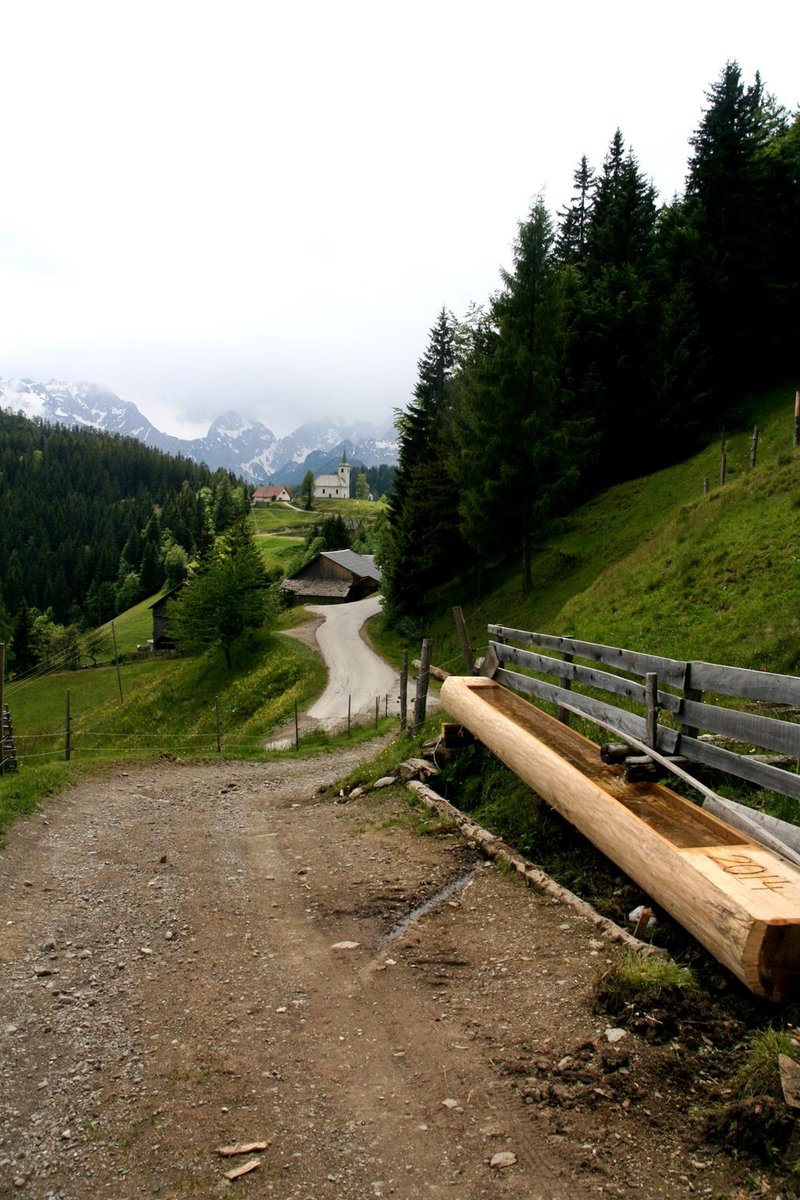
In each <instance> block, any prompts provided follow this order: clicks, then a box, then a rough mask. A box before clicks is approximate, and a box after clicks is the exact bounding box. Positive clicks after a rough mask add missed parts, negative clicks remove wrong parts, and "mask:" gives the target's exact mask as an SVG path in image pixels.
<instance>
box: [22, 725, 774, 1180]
mask: <svg viewBox="0 0 800 1200" xmlns="http://www.w3.org/2000/svg"><path fill="white" fill-rule="evenodd" d="M372 753H374V747H370V746H366V747H363V746H362V747H356V748H353V749H349V750H347V751H344V752H341V753H337V754H336V755H330V756H324V757H319V758H316V759H308V760H304V761H302V760H298V761H288V760H287V761H285V762H284V761H280V760H276V761H275V762H272V763H268V764H248V763H225V762H214V763H208V764H203V763H192V764H184V763H148V764H140V765H131V766H130V767H127V768H123V767H119V766H118V767H115V768H114V769H112V770H110V771H109V772H108V773H107V774H105V775H102V776H98V777H96V778H95V779H93V780H90V781H88V782H84V783H82V784H81V785H80V786H77V787H75V788H73V789H71V790H68V791H67V792H65V793H64V794H63V795H62V796H59V797H53V798H51V799H50V800H49V801H48V802H47V805H46V807H45V809H44V810H43V812H42V813H39V814H36V815H34V816H32V817H30V818H29V819H27V820H24V821H20V822H19V823H18V824H17V825H16V826H15V827H14V829H13V830H12V832H11V835H10V837H9V843H8V848H7V850H6V851H4V852H2V857H0V910H1V911H2V913H3V921H2V924H1V925H0V1013H1V1014H2V1016H1V1017H0V1055H1V1059H0V1070H1V1071H2V1087H1V1088H0V1196H1V1197H3V1198H4V1200H5V1198H6V1197H11V1196H19V1197H25V1198H26V1200H101V1198H102V1200H106V1198H107V1197H109V1196H111V1197H114V1198H115V1200H140V1198H143V1197H160V1198H163V1200H173V1198H174V1200H178V1198H179V1197H181V1198H182V1197H196V1198H200V1197H203V1198H206V1197H215V1196H222V1195H225V1194H226V1193H227V1192H228V1190H229V1189H230V1187H232V1186H233V1187H235V1188H236V1189H237V1190H239V1191H240V1192H241V1193H242V1194H247V1195H250V1196H253V1197H275V1198H280V1200H372V1198H373V1197H374V1198H377V1197H383V1196H386V1197H389V1196H392V1197H395V1200H418V1198H419V1197H424V1198H426V1200H427V1198H431V1200H441V1198H444V1197H447V1198H448V1200H484V1198H486V1200H489V1198H492V1200H493V1198H495V1197H515V1198H518V1200H585V1198H588V1197H595V1198H597V1197H598V1196H623V1197H631V1196H636V1197H645V1198H647V1197H656V1196H658V1197H666V1198H673V1197H679V1196H680V1197H683V1196H687V1195H689V1194H690V1193H696V1194H698V1195H708V1196H711V1195H716V1196H721V1195H724V1196H726V1197H729V1198H730V1197H734V1196H738V1195H744V1194H745V1193H744V1190H743V1181H744V1179H745V1177H746V1176H747V1175H748V1174H750V1171H749V1168H748V1166H747V1164H746V1163H742V1164H741V1166H739V1167H737V1166H736V1165H735V1164H733V1165H732V1164H730V1162H729V1161H728V1160H727V1159H725V1158H724V1157H722V1156H720V1155H718V1154H717V1153H715V1152H714V1151H713V1150H710V1149H709V1147H708V1146H704V1145H703V1144H702V1140H701V1128H702V1126H701V1123H700V1121H699V1119H698V1118H697V1116H696V1115H695V1111H694V1110H695V1108H696V1107H697V1106H698V1105H700V1104H701V1103H702V1101H703V1098H704V1093H703V1084H702V1080H701V1079H697V1078H693V1077H688V1078H687V1077H686V1076H685V1074H681V1072H680V1064H681V1051H680V1048H677V1049H675V1050H674V1049H673V1048H672V1047H664V1048H657V1047H652V1046H650V1045H649V1044H647V1043H646V1042H644V1041H642V1040H641V1039H640V1038H638V1037H636V1036H635V1035H632V1034H628V1035H626V1036H624V1037H623V1038H622V1040H621V1041H615V1042H614V1043H613V1044H612V1043H611V1042H610V1041H609V1039H608V1037H607V1027H608V1022H607V1020H606V1019H604V1018H603V1017H602V1015H598V1014H596V1013H595V1012H594V1011H593V1007H592V980H593V977H594V975H595V973H596V972H597V970H598V968H600V967H602V965H603V964H604V963H605V962H606V961H607V960H610V958H611V956H612V954H613V953H615V951H612V950H611V949H610V947H609V946H608V945H607V944H605V943H604V942H603V941H602V939H601V938H598V936H597V934H596V932H595V930H594V929H593V928H592V927H591V926H589V925H588V924H586V923H585V922H584V921H583V920H582V919H581V918H580V917H578V916H577V915H576V914H574V913H571V912H569V911H567V910H565V909H563V908H560V907H559V906H558V905H556V904H554V903H553V902H552V901H550V900H547V899H544V898H543V897H541V896H539V895H538V894H536V893H534V892H531V891H529V890H527V889H526V888H525V887H524V886H522V885H521V884H520V883H519V882H518V881H517V880H515V879H514V878H511V877H509V876H508V875H506V874H504V873H503V872H501V871H499V870H497V869H496V868H494V867H490V866H487V865H484V864H483V863H482V862H481V860H480V859H479V858H478V857H477V855H476V853H475V852H474V851H473V850H471V849H470V848H469V847H468V846H466V845H465V844H464V843H463V842H461V841H460V840H459V839H458V838H457V837H455V836H453V835H452V834H451V833H450V832H449V831H448V830H447V829H446V828H442V829H440V830H439V831H438V832H436V831H435V830H433V831H431V830H430V827H428V829H427V832H428V836H420V827H419V826H418V818H417V817H415V815H414V813H413V811H412V810H410V809H409V807H408V804H407V797H408V793H407V792H406V791H405V790H404V789H402V788H399V787H389V788H386V789H382V790H380V791H375V792H371V793H368V794H366V795H363V796H361V797H360V798H359V799H358V800H352V801H349V802H345V798H344V797H340V796H339V794H338V791H336V790H334V791H333V792H329V793H326V794H323V793H321V792H320V788H321V787H322V786H323V785H324V784H326V783H330V782H331V781H332V780H334V779H336V778H338V777H340V776H341V775H342V774H343V773H345V772H347V771H349V770H351V769H352V768H353V767H354V765H356V764H357V762H358V760H359V757H360V756H362V755H365V754H366V755H370V754H372ZM431 833H433V835H432V836H431ZM457 881H460V888H459V889H457V890H455V891H448V890H447V888H448V886H449V885H452V884H453V883H456V882H457ZM437 895H438V896H439V903H437V904H435V905H434V906H433V907H432V908H431V910H430V911H427V912H426V914H425V915H423V916H420V917H419V918H418V919H414V917H413V914H414V913H415V911H417V910H418V909H419V907H420V906H421V905H423V904H424V903H425V902H426V901H430V899H431V898H432V897H435V896H437ZM409 918H411V919H409ZM252 1143H257V1144H261V1143H266V1148H265V1149H263V1150H255V1151H252V1152H250V1153H243V1154H239V1155H236V1156H234V1157H233V1158H224V1157H222V1156H221V1155H220V1154H219V1153H218V1152H217V1151H218V1148H220V1147H225V1146H231V1145H236V1144H252ZM498 1156H499V1157H498ZM248 1162H250V1163H255V1164H256V1166H255V1168H254V1169H253V1170H252V1172H251V1173H249V1174H247V1175H245V1176H243V1177H242V1178H240V1179H239V1180H238V1181H237V1182H236V1183H231V1182H229V1181H228V1179H227V1178H226V1172H228V1171H230V1170H231V1169H232V1166H233V1165H242V1164H246V1163H248ZM740 1183H741V1184H742V1190H739V1188H738V1186H737V1185H738V1184H740ZM760 1194H762V1195H765V1194H769V1195H771V1196H776V1195H777V1194H778V1193H777V1192H776V1191H769V1192H768V1193H767V1192H764V1191H763V1190H762V1191H761V1192H760Z"/></svg>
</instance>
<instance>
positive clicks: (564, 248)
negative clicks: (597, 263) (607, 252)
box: [555, 154, 597, 265]
mask: <svg viewBox="0 0 800 1200" xmlns="http://www.w3.org/2000/svg"><path fill="white" fill-rule="evenodd" d="M573 186H574V188H575V191H574V194H573V196H572V203H571V205H570V206H569V208H567V209H565V210H564V211H563V212H561V213H559V217H560V221H559V226H558V234H557V235H556V242H555V252H556V257H557V258H558V260H559V261H560V262H562V263H564V264H573V265H574V264H578V263H582V262H583V261H584V259H585V257H586V237H587V234H588V231H589V218H590V217H591V213H592V205H593V203H594V192H595V188H596V186H597V181H596V179H595V176H594V171H593V170H592V168H591V167H590V166H589V163H588V160H587V158H586V155H585V154H584V155H583V157H582V158H581V161H580V163H579V164H578V168H577V170H576V171H575V174H574V176H573Z"/></svg>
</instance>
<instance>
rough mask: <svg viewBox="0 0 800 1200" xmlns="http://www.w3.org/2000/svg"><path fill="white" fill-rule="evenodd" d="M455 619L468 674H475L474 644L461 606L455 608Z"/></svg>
mask: <svg viewBox="0 0 800 1200" xmlns="http://www.w3.org/2000/svg"><path fill="white" fill-rule="evenodd" d="M453 619H454V620H455V623H456V633H457V634H458V640H459V643H460V644H461V653H462V654H463V655H464V662H465V663H466V667H467V674H468V675H474V674H475V655H474V654H473V653H472V646H470V644H469V634H468V633H467V623H466V621H465V620H464V614H463V612H462V611H461V609H460V608H454V609H453Z"/></svg>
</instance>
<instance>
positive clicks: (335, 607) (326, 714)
mask: <svg viewBox="0 0 800 1200" xmlns="http://www.w3.org/2000/svg"><path fill="white" fill-rule="evenodd" d="M308 609H309V612H313V613H316V614H317V615H318V616H320V617H322V618H323V623H322V625H320V626H319V627H318V628H317V630H316V638H317V645H318V646H319V649H320V653H321V655H322V657H323V659H324V660H325V665H326V667H327V668H328V684H327V687H326V688H325V691H324V692H323V693H322V695H321V696H320V697H319V699H318V700H317V701H315V703H314V704H312V706H311V708H310V709H309V710H308V716H309V717H311V718H312V720H315V721H319V722H321V723H323V724H326V723H330V722H340V721H343V720H346V718H347V706H348V699H349V702H350V711H351V714H352V715H353V716H356V715H357V714H362V715H363V714H364V713H366V712H370V711H372V712H374V711H375V699H376V697H380V701H381V710H382V711H383V707H384V704H385V699H386V697H387V696H388V697H389V709H390V712H394V711H396V708H397V698H398V695H399V691H400V678H399V676H398V674H397V672H396V671H395V670H394V669H393V668H392V667H390V666H389V664H388V663H386V662H384V660H383V659H382V658H379V657H378V655H377V654H376V653H375V651H374V650H373V649H372V647H371V646H370V645H369V644H368V643H367V642H366V640H365V639H364V636H363V632H362V630H363V627H364V624H365V622H367V621H368V620H369V619H370V618H371V617H374V616H377V614H378V613H379V612H380V610H381V598H380V596H368V597H367V598H366V599H365V600H356V601H354V602H353V603H352V604H311V605H309V606H308Z"/></svg>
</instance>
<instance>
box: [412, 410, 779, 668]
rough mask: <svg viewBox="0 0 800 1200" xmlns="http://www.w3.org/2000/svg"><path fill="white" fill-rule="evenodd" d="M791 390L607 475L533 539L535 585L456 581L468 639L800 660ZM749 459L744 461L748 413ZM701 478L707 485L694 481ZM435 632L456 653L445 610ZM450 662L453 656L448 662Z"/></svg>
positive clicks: (441, 652) (513, 580)
mask: <svg viewBox="0 0 800 1200" xmlns="http://www.w3.org/2000/svg"><path fill="white" fill-rule="evenodd" d="M793 406H794V399H793V392H792V390H791V389H789V388H786V387H784V388H782V389H780V390H777V391H774V392H770V393H769V394H767V395H765V396H763V397H761V398H760V399H759V400H757V401H753V403H752V405H751V406H750V408H749V410H748V411H747V412H746V413H744V414H743V415H742V418H741V427H740V429H739V431H738V432H736V433H735V434H732V435H731V436H730V437H729V438H728V439H727V454H728V476H727V483H726V485H725V486H724V487H721V486H720V485H719V471H720V447H719V445H718V444H714V445H711V446H709V447H707V448H706V450H704V451H703V452H702V453H700V454H698V455H696V456H694V457H693V458H691V459H688V460H687V461H686V462H683V463H680V464H678V465H677V466H674V467H669V468H667V469H666V470H663V471H659V472H657V473H656V474H654V475H651V476H647V477H644V478H641V479H636V480H632V481H631V482H629V483H625V484H622V485H620V486H618V487H614V488H611V489H610V490H609V491H607V492H604V493H602V494H601V495H599V496H597V497H596V498H595V499H593V500H592V501H590V502H589V503H588V504H586V505H584V506H583V507H582V508H581V509H579V510H577V511H576V512H575V513H573V514H571V515H570V516H569V517H568V518H566V519H565V520H564V521H563V522H561V524H560V527H559V528H557V529H556V530H554V531H553V532H552V533H551V535H550V537H549V539H548V540H547V541H546V542H544V543H543V544H542V545H540V547H539V549H538V551H537V553H536V556H535V560H534V571H533V575H534V588H533V591H532V593H531V594H530V595H529V596H527V597H525V598H523V597H522V596H521V588H520V580H519V575H518V573H516V572H512V573H509V574H508V575H507V576H506V577H505V578H503V579H502V580H495V581H494V584H495V586H494V587H491V585H490V587H489V589H487V591H486V593H485V594H484V595H483V596H482V597H480V598H478V599H475V598H474V597H472V596H469V595H468V594H467V593H466V591H465V589H464V588H459V587H456V586H454V587H453V589H452V592H451V593H450V595H449V596H448V597H447V600H448V601H449V602H450V603H454V604H455V603H458V604H461V605H463V607H464V611H465V615H466V617H467V623H468V628H469V631H470V635H471V638H472V641H473V644H474V645H475V646H476V648H480V646H481V645H482V644H483V643H485V641H486V626H487V624H488V623H502V624H506V625H512V626H517V627H520V628H525V629H536V630H540V631H546V632H550V633H555V634H569V635H571V636H574V637H581V638H586V639H590V640H593V641H602V642H608V643H610V644H613V645H624V646H629V647H631V648H634V649H642V650H648V651H652V652H655V653H660V654H666V655H669V656H673V657H676V658H692V657H696V658H704V659H709V660H713V661H724V662H730V663H733V664H735V665H738V666H746V667H754V668H761V667H763V668H765V669H768V670H773V671H784V672H790V673H791V672H796V671H798V670H800V611H798V595H800V452H793V451H792V435H793V412H794V407H793ZM756 423H757V424H758V426H759V447H758V457H757V463H756V466H755V468H754V469H753V470H752V471H751V470H750V469H749V467H748V460H749V454H750V443H751V437H752V431H753V425H754V424H756ZM704 479H708V481H709V493H708V495H705V494H704V492H703V481H704ZM431 631H432V632H433V633H434V635H435V636H436V637H437V650H436V657H437V660H438V661H440V662H444V661H450V660H451V659H453V660H455V662H458V659H459V652H458V645H457V641H456V638H455V634H454V631H453V629H452V619H451V617H450V613H449V610H448V611H447V613H446V614H443V615H442V616H441V617H440V618H439V619H438V620H437V621H436V622H434V623H432V627H431ZM456 669H458V668H457V667H456Z"/></svg>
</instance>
